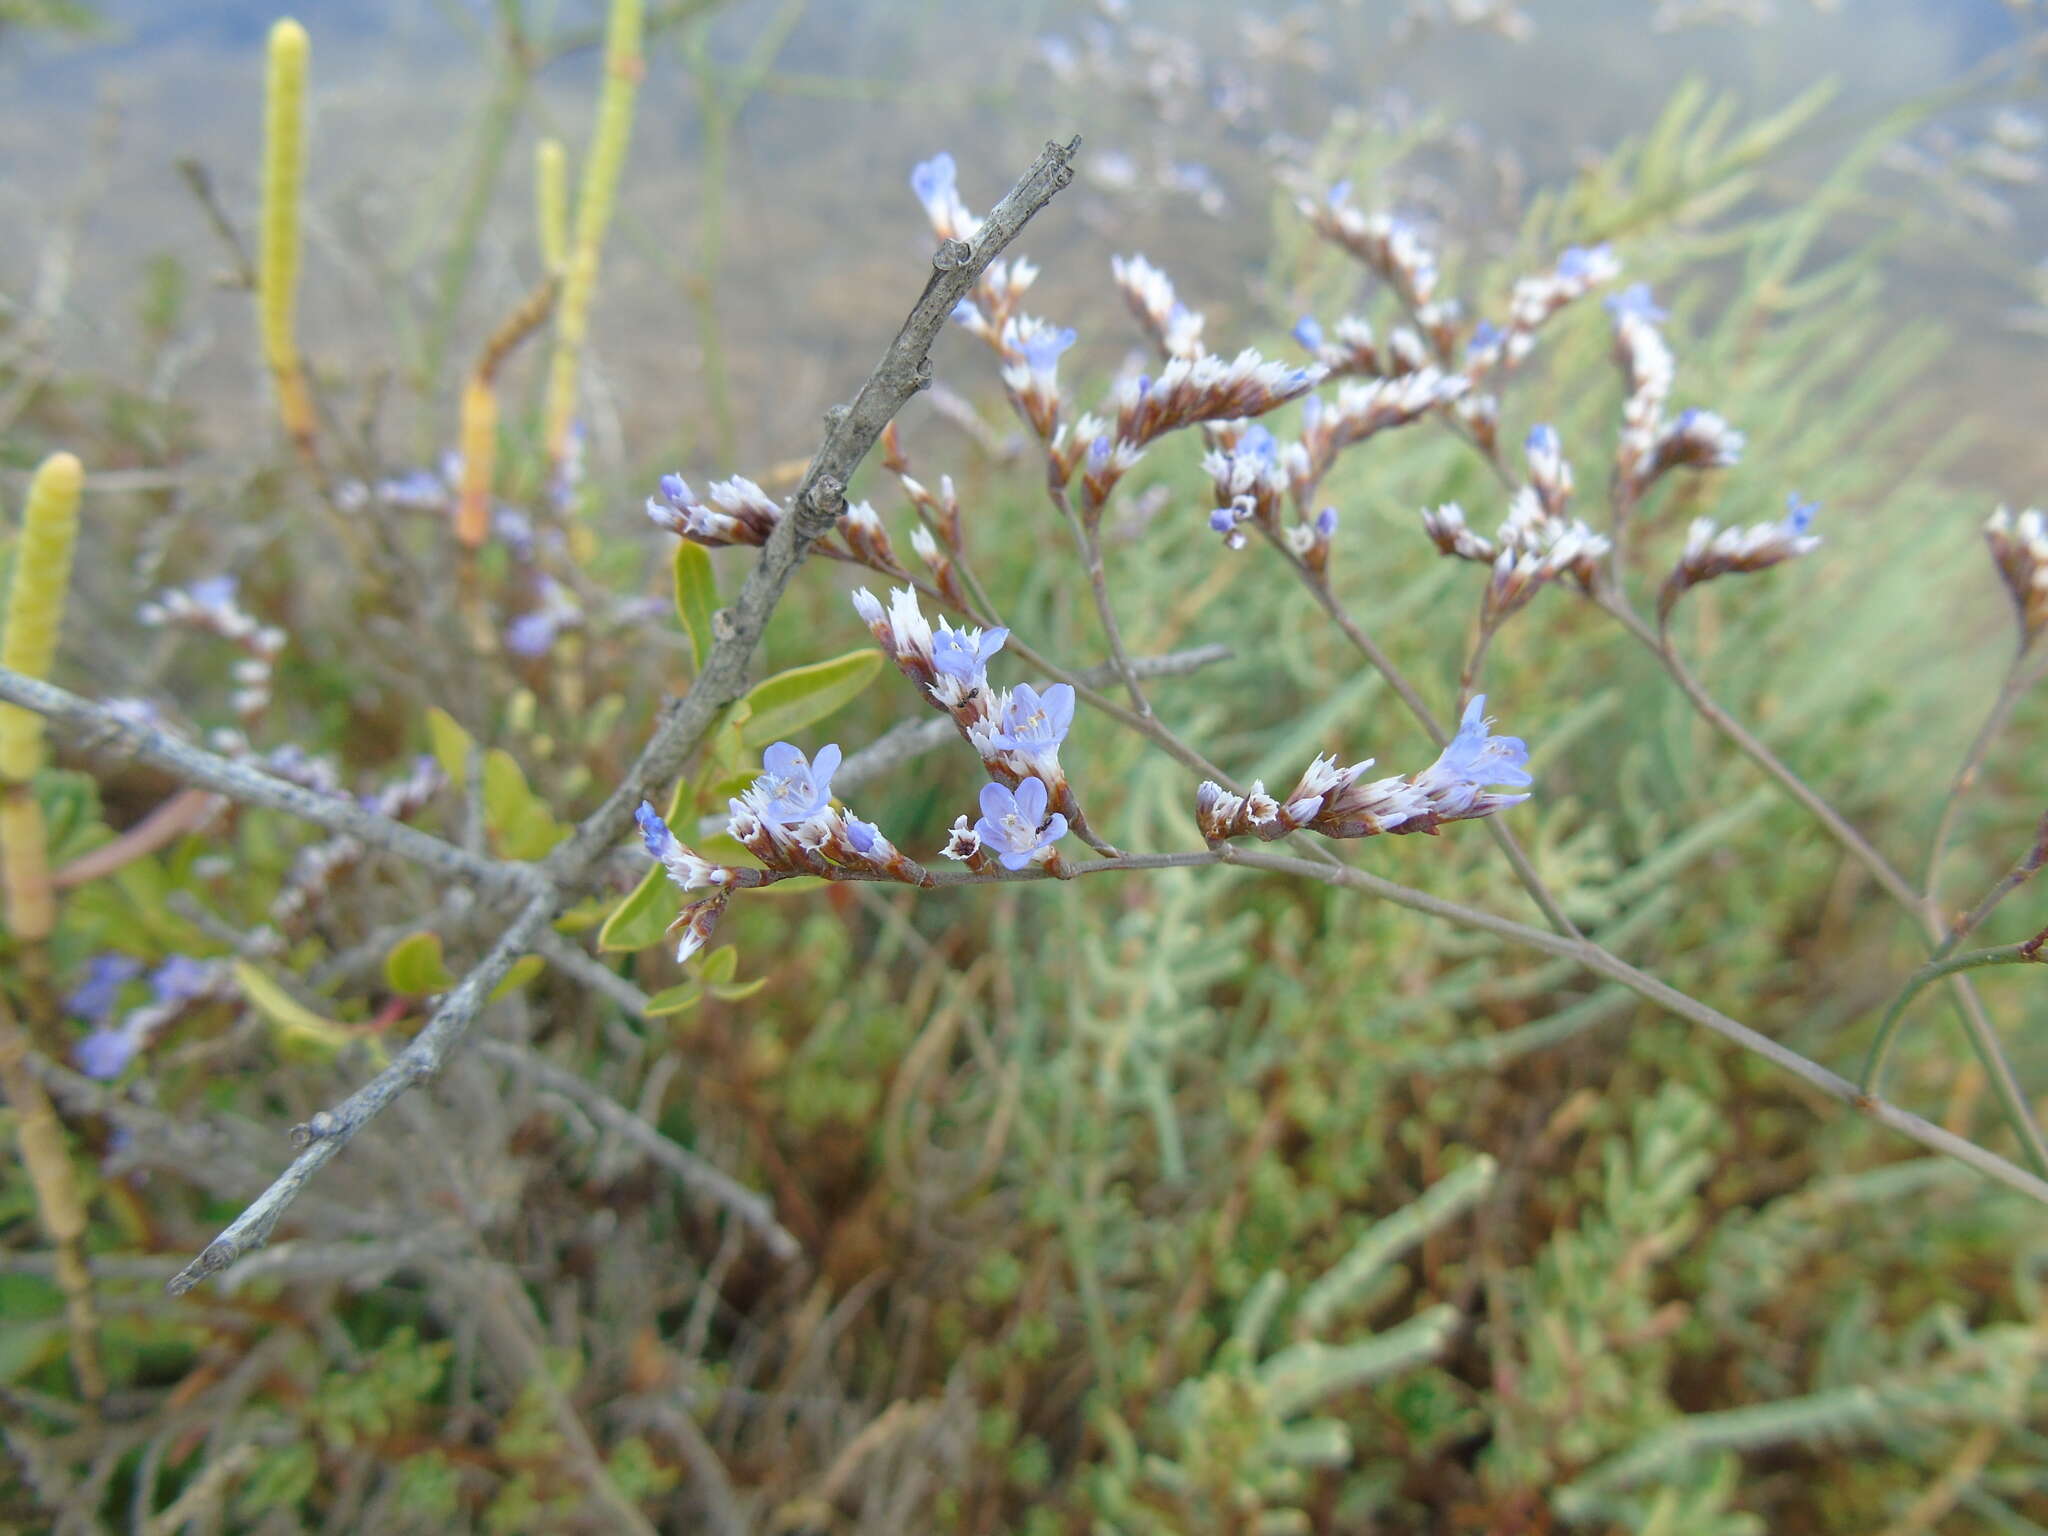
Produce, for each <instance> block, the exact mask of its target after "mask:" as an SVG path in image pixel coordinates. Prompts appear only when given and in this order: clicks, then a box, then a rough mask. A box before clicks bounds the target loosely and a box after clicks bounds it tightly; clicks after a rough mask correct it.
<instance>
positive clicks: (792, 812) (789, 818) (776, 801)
mask: <svg viewBox="0 0 2048 1536" xmlns="http://www.w3.org/2000/svg"><path fill="white" fill-rule="evenodd" d="M839 758H840V751H839V748H838V747H837V746H836V745H834V744H830V743H828V744H827V745H825V746H823V747H820V748H819V749H818V756H817V759H816V760H815V761H812V760H810V759H808V758H806V757H805V756H804V755H803V753H801V752H799V751H798V750H797V749H796V748H795V747H793V746H791V745H790V744H789V743H788V742H786V741H778V742H776V743H775V745H774V746H772V747H770V748H769V749H768V750H767V751H766V752H764V753H762V754H761V766H762V767H763V768H764V769H765V770H766V772H765V773H763V774H762V776H761V777H760V778H758V779H756V780H755V781H754V789H755V791H756V793H757V797H758V800H759V803H760V805H761V814H762V816H763V818H764V819H772V820H774V821H778V822H780V823H781V824H782V825H783V826H785V827H790V826H795V825H796V824H797V823H798V822H802V821H808V820H810V819H811V818H812V817H813V816H815V815H817V814H818V813H819V812H820V811H823V810H825V809H826V808H827V807H829V806H830V805H831V804H832V775H833V774H835V773H837V772H838V771H839Z"/></svg>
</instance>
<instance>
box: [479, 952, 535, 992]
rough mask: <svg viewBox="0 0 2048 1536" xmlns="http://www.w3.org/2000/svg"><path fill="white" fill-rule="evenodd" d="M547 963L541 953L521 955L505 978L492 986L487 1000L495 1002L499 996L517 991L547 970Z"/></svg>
mask: <svg viewBox="0 0 2048 1536" xmlns="http://www.w3.org/2000/svg"><path fill="white" fill-rule="evenodd" d="M547 964H548V963H547V961H545V960H543V959H541V957H540V956H539V955H521V956H520V957H519V958H518V959H517V960H514V961H513V962H512V969H511V970H509V971H507V972H506V973H505V979H504V980H503V981H501V982H499V983H498V984H497V985H496V986H495V987H493V988H491V995H490V996H489V997H488V998H486V999H485V1001H486V1002H492V1003H495V1002H496V1001H497V1000H498V999H499V998H501V997H505V996H507V995H508V994H510V993H513V992H517V991H518V990H519V989H520V988H521V987H523V986H525V985H526V984H527V983H528V982H529V981H531V980H533V978H534V977H536V976H538V975H539V974H540V973H541V972H542V971H544V970H546V969H547Z"/></svg>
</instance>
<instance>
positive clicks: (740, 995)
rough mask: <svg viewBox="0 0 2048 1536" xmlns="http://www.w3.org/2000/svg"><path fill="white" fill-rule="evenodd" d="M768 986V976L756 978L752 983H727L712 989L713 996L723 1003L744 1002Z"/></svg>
mask: <svg viewBox="0 0 2048 1536" xmlns="http://www.w3.org/2000/svg"><path fill="white" fill-rule="evenodd" d="M767 985H768V978H767V977H766V976H756V977H755V978H754V979H753V980H752V981H734V982H725V983H722V984H721V985H719V986H715V987H713V988H711V995H712V996H713V997H715V998H717V999H718V1000H719V1001H720V1002H721V1003H737V1002H743V1001H744V1000H746V999H747V998H750V997H752V996H753V995H754V994H755V993H756V992H758V991H760V990H761V989H762V988H763V987H765V986H767Z"/></svg>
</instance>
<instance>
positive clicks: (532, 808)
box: [484, 747, 569, 859]
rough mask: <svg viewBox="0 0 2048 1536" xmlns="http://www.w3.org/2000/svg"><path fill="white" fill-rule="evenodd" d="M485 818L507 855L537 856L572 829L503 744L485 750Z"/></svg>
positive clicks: (509, 856) (507, 856)
mask: <svg viewBox="0 0 2048 1536" xmlns="http://www.w3.org/2000/svg"><path fill="white" fill-rule="evenodd" d="M484 820H485V822H486V823H487V824H488V825H489V826H490V829H491V832H492V833H493V834H494V835H495V836H496V838H497V840H498V848H499V851H500V852H502V853H503V854H504V855H505V857H506V858H508V859H537V858H539V857H541V856H542V855H543V854H545V853H546V852H547V851H548V850H549V849H550V848H552V847H554V846H555V844H556V843H559V842H560V841H561V840H562V839H563V838H564V837H566V836H567V835H568V832H569V829H568V828H567V827H566V826H564V825H563V824H562V823H561V822H559V821H557V820H555V818H554V815H553V813H552V812H550V811H549V810H548V808H547V804H546V802H545V801H543V800H542V799H541V798H540V796H538V795H536V794H535V793H534V792H533V790H532V788H531V787H530V786H529V785H528V784H527V782H526V772H525V770H524V769H522V768H521V767H520V766H519V761H518V759H516V758H515V757H513V756H512V754H511V753H509V752H507V751H505V750H504V749H503V748H501V747H493V748H491V750H490V751H488V752H486V753H485V754H484Z"/></svg>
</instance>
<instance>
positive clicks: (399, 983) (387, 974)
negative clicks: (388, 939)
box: [384, 930, 455, 997]
mask: <svg viewBox="0 0 2048 1536" xmlns="http://www.w3.org/2000/svg"><path fill="white" fill-rule="evenodd" d="M384 982H385V985H387V986H389V987H390V988H391V990H392V991H394V992H399V993H403V994H404V995H405V996H407V997H426V996H428V995H430V994H432V993H435V992H446V991H447V990H448V989H449V988H450V987H452V986H454V985H455V978H454V977H453V976H451V975H449V974H448V964H447V962H446V961H445V960H444V959H443V958H442V956H441V935H439V934H438V933H433V932H429V931H426V930H422V931H421V932H419V933H410V934H407V935H406V936H405V937H404V938H402V939H400V940H399V941H398V942H397V943H396V944H394V945H392V946H391V953H389V954H388V955H386V956H385V957H384Z"/></svg>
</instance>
